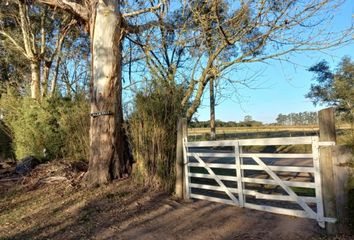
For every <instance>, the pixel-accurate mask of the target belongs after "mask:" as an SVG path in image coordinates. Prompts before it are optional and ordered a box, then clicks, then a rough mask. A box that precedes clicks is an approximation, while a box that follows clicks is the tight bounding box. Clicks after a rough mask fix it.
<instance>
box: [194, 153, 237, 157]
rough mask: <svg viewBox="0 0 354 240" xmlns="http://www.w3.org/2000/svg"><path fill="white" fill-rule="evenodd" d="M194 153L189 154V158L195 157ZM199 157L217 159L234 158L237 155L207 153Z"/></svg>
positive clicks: (200, 154)
mask: <svg viewBox="0 0 354 240" xmlns="http://www.w3.org/2000/svg"><path fill="white" fill-rule="evenodd" d="M193 155H194V152H189V153H187V156H188V157H193ZM198 155H199V157H215V158H234V157H235V153H212V152H210V153H209V152H207V153H199V152H198Z"/></svg>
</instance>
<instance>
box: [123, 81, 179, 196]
mask: <svg viewBox="0 0 354 240" xmlns="http://www.w3.org/2000/svg"><path fill="white" fill-rule="evenodd" d="M182 97H183V88H182V87H179V86H176V85H169V83H167V82H166V81H162V82H159V81H155V82H153V83H152V85H151V87H150V88H149V89H148V90H145V91H142V92H139V93H137V94H136V96H135V99H134V108H133V112H132V113H131V114H130V116H129V118H128V127H127V128H128V129H127V132H128V138H129V143H130V146H131V150H132V154H133V158H134V161H135V166H134V168H133V176H134V178H135V179H136V180H138V181H139V182H142V183H144V184H147V185H150V186H152V187H157V188H160V189H164V190H167V191H171V190H172V189H173V186H174V181H175V158H176V139H177V120H178V118H179V117H180V116H181V115H182V113H183V109H182V107H181V100H182Z"/></svg>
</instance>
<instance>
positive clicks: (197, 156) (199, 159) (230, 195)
mask: <svg viewBox="0 0 354 240" xmlns="http://www.w3.org/2000/svg"><path fill="white" fill-rule="evenodd" d="M193 157H194V158H195V159H197V161H198V162H199V163H200V164H202V165H203V167H204V168H205V169H206V170H207V171H208V173H209V174H210V175H212V176H213V177H214V180H215V181H216V182H217V183H218V184H219V186H220V187H221V188H222V189H223V190H224V191H225V193H226V194H227V195H228V196H229V197H230V198H231V200H232V201H234V202H235V203H236V204H237V205H240V204H239V202H238V200H237V198H236V197H235V196H234V195H233V194H232V193H231V192H230V191H229V189H228V188H227V187H226V186H225V184H224V183H223V182H222V181H221V180H220V178H218V176H217V175H216V174H215V173H214V171H213V170H211V168H210V167H209V166H208V165H207V164H206V163H205V162H204V161H203V160H202V159H201V158H200V157H199V154H198V153H193Z"/></svg>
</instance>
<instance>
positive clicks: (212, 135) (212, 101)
mask: <svg viewBox="0 0 354 240" xmlns="http://www.w3.org/2000/svg"><path fill="white" fill-rule="evenodd" d="M209 84H210V86H209V87H210V140H215V139H216V131H215V93H214V79H213V78H211V79H210V82H209Z"/></svg>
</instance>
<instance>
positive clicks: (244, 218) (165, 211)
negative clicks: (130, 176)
mask: <svg viewBox="0 0 354 240" xmlns="http://www.w3.org/2000/svg"><path fill="white" fill-rule="evenodd" d="M38 177H41V176H37V178H38ZM37 178H36V177H32V178H30V181H29V182H26V181H22V182H17V183H13V185H12V186H9V185H6V186H4V185H3V187H5V188H1V186H0V239H2V240H5V239H6V240H10V239H11V240H14V239H65V240H69V239H104V240H106V239H129V240H130V239H147V240H149V239H203V240H204V239H286V240H292V239H302V240H304V239H311V238H313V237H319V236H321V235H322V234H323V232H322V231H321V229H320V228H319V227H318V226H317V224H316V222H315V221H313V220H309V219H300V218H295V217H287V216H281V215H275V214H271V213H265V212H260V211H254V210H249V209H242V208H238V207H233V206H228V205H223V204H217V203H211V202H206V201H189V202H179V201H175V200H173V199H171V198H170V197H169V196H168V195H166V194H164V193H161V192H152V191H148V190H147V189H146V188H144V187H139V186H137V185H135V184H133V183H132V182H131V181H130V180H124V181H117V182H115V183H112V184H110V185H108V186H104V187H101V188H97V189H93V190H92V189H91V190H87V189H85V188H80V187H75V186H72V185H70V184H69V183H68V182H62V183H57V184H50V185H40V186H38V185H37V184H36V180H37Z"/></svg>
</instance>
